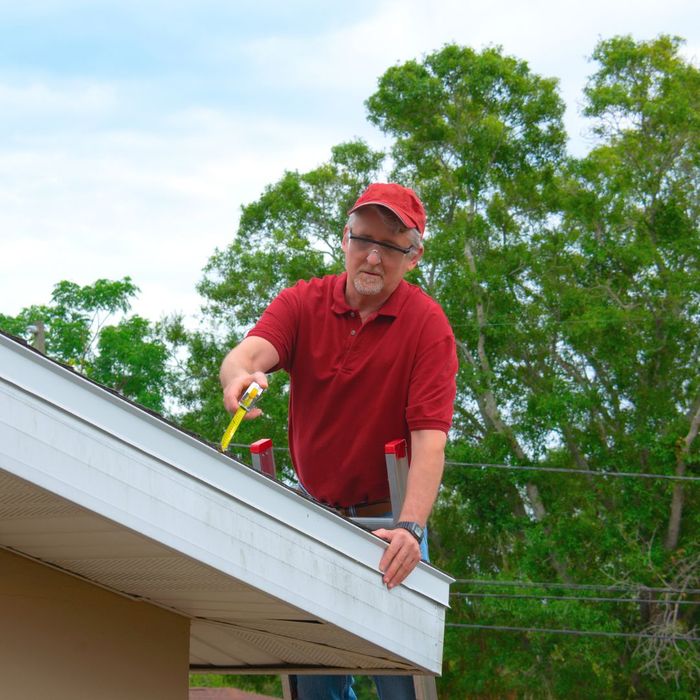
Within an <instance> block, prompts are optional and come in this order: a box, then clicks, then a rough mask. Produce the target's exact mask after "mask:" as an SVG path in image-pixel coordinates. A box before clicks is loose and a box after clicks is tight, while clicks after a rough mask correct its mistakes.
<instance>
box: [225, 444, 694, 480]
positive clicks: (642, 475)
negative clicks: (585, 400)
mask: <svg viewBox="0 0 700 700" xmlns="http://www.w3.org/2000/svg"><path fill="white" fill-rule="evenodd" d="M229 447H241V448H244V449H246V450H247V449H248V448H249V447H250V445H249V444H244V443H241V442H232V443H231V444H230V445H229ZM272 449H273V450H275V451H277V452H289V448H288V447H275V446H273V447H272ZM445 466H448V467H471V468H473V469H511V470H516V471H517V470H520V471H535V472H556V473H560V474H575V475H577V474H583V475H589V476H611V477H632V478H638V479H668V480H670V481H691V482H694V481H700V476H676V475H675V474H650V473H648V472H610V471H596V470H594V469H571V468H569V467H541V466H538V465H535V464H493V463H490V462H457V461H455V460H451V459H448V460H445Z"/></svg>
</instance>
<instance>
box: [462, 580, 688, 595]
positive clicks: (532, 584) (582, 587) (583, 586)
mask: <svg viewBox="0 0 700 700" xmlns="http://www.w3.org/2000/svg"><path fill="white" fill-rule="evenodd" d="M455 583H462V584H467V585H473V586H508V587H511V588H569V589H571V590H578V591H638V590H644V591H649V592H650V593H680V594H684V593H687V594H688V595H698V594H700V588H685V589H681V588H658V587H657V588H654V587H652V586H645V585H644V584H641V583H636V584H613V585H609V586H604V585H601V584H594V583H558V582H556V581H539V582H538V581H496V580H494V579H490V580H489V579H475V578H458V579H456V580H455Z"/></svg>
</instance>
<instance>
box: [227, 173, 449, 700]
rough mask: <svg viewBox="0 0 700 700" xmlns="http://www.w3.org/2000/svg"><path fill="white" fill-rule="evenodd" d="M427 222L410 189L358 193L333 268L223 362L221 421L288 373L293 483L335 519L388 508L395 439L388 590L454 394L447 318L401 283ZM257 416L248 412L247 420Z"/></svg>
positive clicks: (417, 523)
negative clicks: (395, 510) (405, 463)
mask: <svg viewBox="0 0 700 700" xmlns="http://www.w3.org/2000/svg"><path fill="white" fill-rule="evenodd" d="M425 222H426V218H425V210H424V208H423V205H422V203H421V201H420V200H419V199H418V197H417V195H416V194H415V192H413V190H410V189H408V188H405V187H402V186H400V185H396V184H383V183H375V184H373V185H370V186H369V188H368V189H367V190H366V191H365V192H364V193H363V194H362V195H361V196H360V198H359V199H358V200H357V202H356V203H355V205H354V206H353V207H352V209H351V210H350V212H349V220H348V223H347V224H346V226H345V229H344V231H343V239H342V243H341V246H342V249H343V252H344V254H345V272H344V273H343V274H341V275H337V276H336V275H330V276H328V277H324V278H322V279H313V280H310V281H308V282H305V281H302V282H299V283H297V284H296V285H295V286H294V287H291V288H289V289H286V290H284V291H283V292H282V293H281V294H280V295H279V296H278V297H277V298H276V299H275V300H274V301H273V302H272V303H271V304H270V306H269V307H268V308H267V310H266V311H265V313H264V314H263V316H262V318H261V319H260V321H259V322H258V324H257V325H256V326H255V327H254V328H253V329H252V330H251V331H250V333H248V335H247V337H246V338H245V339H244V340H243V341H242V342H241V343H240V344H239V345H238V346H236V347H235V348H234V349H233V350H232V351H231V352H230V353H229V354H228V355H227V357H226V358H225V359H224V362H223V364H222V367H221V384H222V386H223V389H224V404H225V406H226V408H227V410H228V411H230V412H232V413H233V412H234V411H235V410H236V409H237V408H238V400H239V398H240V397H241V395H242V393H243V392H244V391H245V389H246V388H247V387H248V385H249V384H250V383H251V382H252V381H257V382H258V383H259V384H260V385H262V386H267V379H266V377H265V374H264V373H265V372H269V371H275V370H277V369H285V370H286V371H288V372H289V374H290V378H291V384H290V399H289V447H290V451H291V455H292V462H293V464H294V468H295V470H296V472H297V476H298V479H299V483H300V488H302V489H304V490H306V491H307V492H308V493H310V494H311V495H312V496H313V497H314V498H316V499H317V500H319V501H321V502H323V503H326V504H328V505H331V506H333V507H335V508H337V509H339V510H341V511H342V512H344V513H345V514H347V515H359V516H373V515H374V516H378V515H386V514H387V513H388V512H389V511H390V509H391V504H390V499H389V486H388V483H387V476H386V467H385V461H384V449H383V448H384V445H385V443H387V442H389V441H391V440H395V439H398V438H402V437H404V438H405V439H406V440H407V443H408V444H409V446H410V447H409V450H410V469H409V476H408V483H407V487H406V497H405V500H404V504H403V507H402V509H401V513H400V514H399V518H398V521H399V522H398V523H397V526H396V527H395V528H394V529H391V530H386V529H381V530H377V531H376V532H375V534H376V535H378V536H379V537H381V538H383V539H385V540H386V541H388V542H389V547H388V548H387V549H386V551H385V552H384V555H383V556H382V559H381V561H380V562H379V569H380V571H381V572H382V573H383V581H384V583H385V584H386V586H387V587H388V588H393V587H394V586H397V585H399V584H400V583H401V582H402V581H403V580H404V579H405V578H406V577H407V576H408V575H409V574H410V573H411V571H413V569H414V568H415V566H416V565H417V563H418V562H419V561H420V559H421V546H420V544H419V543H420V542H421V540H424V537H423V535H424V533H423V528H424V527H425V524H426V522H427V520H428V516H429V515H430V511H431V509H432V507H433V503H434V501H435V498H436V495H437V491H438V488H439V485H440V481H441V479H442V471H443V467H444V450H445V443H446V439H447V432H448V430H449V427H450V423H451V420H452V406H453V402H454V397H455V374H456V371H457V358H456V351H455V341H454V336H453V333H452V330H451V329H450V326H449V323H448V322H447V319H446V317H445V315H444V313H443V311H442V309H441V308H440V307H439V305H438V304H437V303H436V302H435V301H433V300H432V299H431V298H430V297H428V296H427V295H426V294H425V293H423V292H422V291H421V290H420V289H418V288H417V287H415V286H413V285H410V284H408V283H407V282H405V280H404V279H403V278H404V276H405V275H406V273H407V272H408V271H409V270H412V269H413V268H415V267H416V265H417V264H418V261H419V260H420V258H421V256H422V255H423V243H422V237H423V233H424V231H425ZM257 415H260V410H259V409H255V410H253V411H251V413H250V414H249V416H248V417H251V418H254V417H256V416H257ZM423 544H424V543H423ZM424 551H427V550H424ZM375 680H376V681H377V686H378V690H379V691H380V697H381V695H382V694H384V697H385V698H391V699H392V700H394V699H396V700H399V699H403V698H412V697H414V696H413V690H412V683H411V682H410V678H409V679H407V678H405V677H397V676H394V677H391V676H386V677H377V678H375ZM333 684H335V685H333ZM351 686H352V681H351V679H347V678H345V677H342V676H335V677H333V676H326V677H311V676H300V677H299V678H298V688H299V697H300V698H303V699H304V700H306V699H307V698H319V699H322V698H329V699H333V700H335V699H336V698H338V699H339V700H351V699H352V698H354V697H355V694H354V693H353V691H352V689H351Z"/></svg>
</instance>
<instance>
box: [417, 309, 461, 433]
mask: <svg viewBox="0 0 700 700" xmlns="http://www.w3.org/2000/svg"><path fill="white" fill-rule="evenodd" d="M457 366H458V363H457V349H456V345H455V339H454V334H453V332H452V329H451V328H450V324H449V323H448V321H447V318H446V317H445V315H444V313H443V312H442V309H439V307H438V308H437V309H436V310H435V311H433V312H431V313H430V314H429V316H428V318H427V319H426V323H425V324H424V325H423V328H422V329H421V338H420V343H419V345H418V348H417V352H416V359H415V362H414V365H413V369H412V372H411V381H410V385H409V391H408V402H407V405H406V422H407V423H408V427H409V430H411V431H413V430H442V431H443V432H445V433H447V432H448V431H449V429H450V426H451V425H452V413H453V411H454V400H455V396H456V393H457V384H456V375H457Z"/></svg>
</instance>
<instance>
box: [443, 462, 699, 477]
mask: <svg viewBox="0 0 700 700" xmlns="http://www.w3.org/2000/svg"><path fill="white" fill-rule="evenodd" d="M445 466H449V467H472V468H475V469H512V470H521V471H533V472H558V473H563V474H583V475H589V476H610V477H632V478H637V479H668V480H669V481H700V476H676V475H675V474H650V473H648V472H610V471H596V470H595V469H571V468H570V467H541V466H538V465H535V464H524V465H523V464H490V463H488V462H456V461H454V460H446V461H445Z"/></svg>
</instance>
